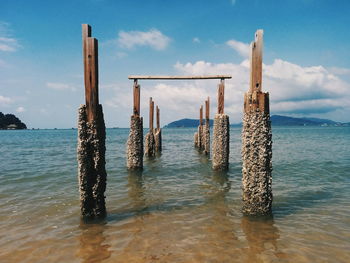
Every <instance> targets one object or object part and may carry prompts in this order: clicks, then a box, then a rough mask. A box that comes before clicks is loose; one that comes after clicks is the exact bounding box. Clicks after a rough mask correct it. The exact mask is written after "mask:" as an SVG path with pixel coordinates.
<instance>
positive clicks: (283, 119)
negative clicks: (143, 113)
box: [164, 115, 349, 128]
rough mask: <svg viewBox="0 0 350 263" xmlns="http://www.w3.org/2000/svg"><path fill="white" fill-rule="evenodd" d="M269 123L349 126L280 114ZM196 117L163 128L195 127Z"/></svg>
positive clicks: (279, 124)
mask: <svg viewBox="0 0 350 263" xmlns="http://www.w3.org/2000/svg"><path fill="white" fill-rule="evenodd" d="M271 124H272V125H273V126H349V123H341V122H335V121H331V120H327V119H318V118H311V117H310V118H294V117H288V116H281V115H272V116H271ZM198 125H199V120H198V119H181V120H177V121H173V122H171V123H169V124H168V125H166V126H165V127H164V128H189V127H197V126H198ZM210 126H213V120H210ZM230 126H231V127H240V126H242V123H235V124H231V125H230Z"/></svg>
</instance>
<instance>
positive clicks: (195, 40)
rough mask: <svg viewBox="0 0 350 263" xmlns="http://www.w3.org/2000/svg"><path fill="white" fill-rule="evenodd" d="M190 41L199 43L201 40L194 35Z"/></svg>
mask: <svg viewBox="0 0 350 263" xmlns="http://www.w3.org/2000/svg"><path fill="white" fill-rule="evenodd" d="M192 42H193V43H200V42H201V41H200V39H199V38H198V37H195V38H193V39H192Z"/></svg>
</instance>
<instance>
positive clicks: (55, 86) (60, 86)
mask: <svg viewBox="0 0 350 263" xmlns="http://www.w3.org/2000/svg"><path fill="white" fill-rule="evenodd" d="M46 86H47V87H48V88H50V89H54V90H71V91H76V88H75V87H74V86H72V85H70V84H66V83H57V82H47V83H46Z"/></svg>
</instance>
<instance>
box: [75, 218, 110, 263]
mask: <svg viewBox="0 0 350 263" xmlns="http://www.w3.org/2000/svg"><path fill="white" fill-rule="evenodd" d="M79 228H80V230H81V234H80V236H79V237H78V238H79V244H80V246H79V249H78V251H77V254H76V255H77V257H79V258H80V259H81V260H82V262H83V263H91V262H94V263H100V262H103V261H104V260H106V259H108V258H109V257H110V256H111V251H110V245H108V244H106V236H105V234H104V232H105V230H106V224H105V223H103V222H100V223H98V222H97V223H86V222H81V223H80V226H79Z"/></svg>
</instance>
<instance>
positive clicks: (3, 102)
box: [0, 95, 13, 106]
mask: <svg viewBox="0 0 350 263" xmlns="http://www.w3.org/2000/svg"><path fill="white" fill-rule="evenodd" d="M12 102H13V99H11V98H10V97H5V96H1V95H0V105H1V106H6V105H8V104H11V103H12Z"/></svg>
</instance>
